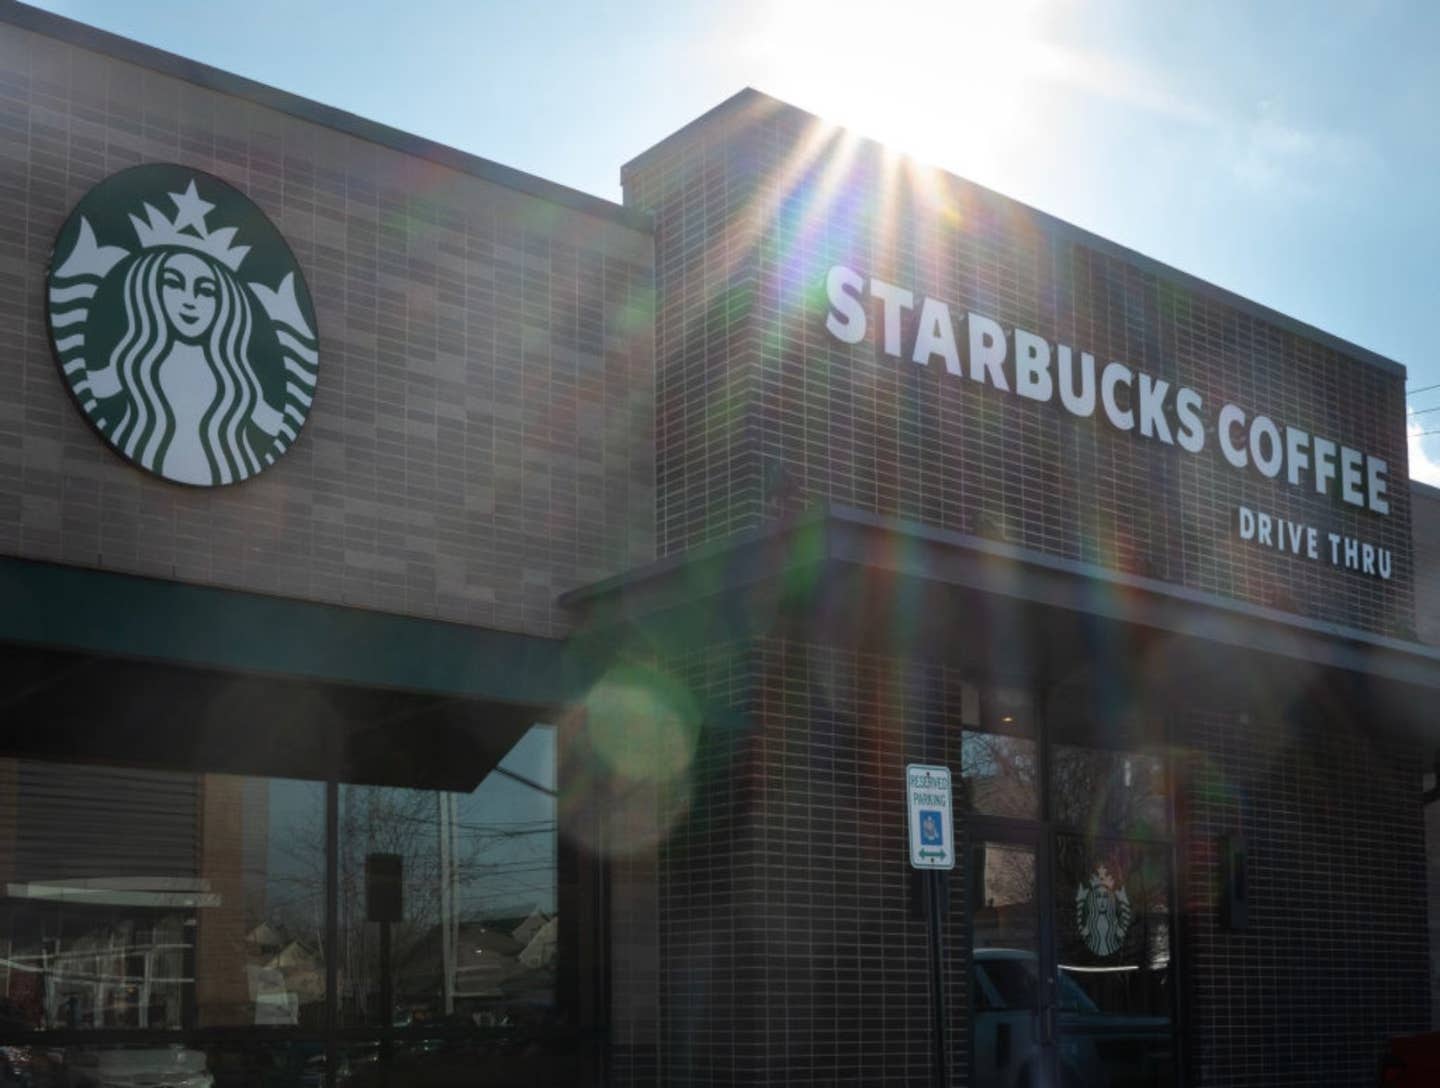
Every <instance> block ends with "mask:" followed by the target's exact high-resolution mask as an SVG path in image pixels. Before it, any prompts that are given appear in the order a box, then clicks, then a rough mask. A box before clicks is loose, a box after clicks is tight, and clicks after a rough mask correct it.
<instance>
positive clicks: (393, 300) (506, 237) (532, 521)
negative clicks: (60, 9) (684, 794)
mask: <svg viewBox="0 0 1440 1088" xmlns="http://www.w3.org/2000/svg"><path fill="white" fill-rule="evenodd" d="M260 90H261V91H264V90H265V89H264V88H260ZM336 116H337V117H343V115H339V114H336ZM352 120H353V119H352ZM376 127H378V126H376ZM416 143H418V141H416ZM452 157H458V156H453V155H452ZM140 162H174V163H179V164H181V165H184V166H193V167H195V168H197V169H200V170H204V171H207V172H209V173H212V174H215V175H217V176H219V177H220V178H222V179H223V180H225V181H228V182H230V183H231V184H232V185H234V186H236V187H237V188H239V189H240V190H241V191H242V192H244V193H245V194H246V195H248V196H249V197H250V199H252V200H253V201H255V203H256V204H258V205H259V206H260V208H261V209H262V210H263V211H264V212H265V214H266V215H268V216H269V217H270V219H271V220H272V221H273V222H274V223H275V224H276V226H277V227H278V228H279V230H280V231H281V233H282V234H283V235H284V236H285V238H286V240H287V241H288V242H289V244H290V246H291V248H292V249H293V250H294V252H295V255H296V257H297V258H298V260H299V264H300V267H301V269H302V271H303V272H304V274H305V277H306V280H307V282H308V283H309V287H310V291H311V294H312V296H313V298H314V301H315V306H316V311H317V316H318V319H319V332H320V379H319V385H318V389H317V393H316V397H315V402H314V406H313V409H312V411H311V414H310V417H309V419H308V421H307V423H306V426H305V428H304V429H303V431H302V432H301V434H300V438H299V440H298V441H297V443H296V444H295V446H294V447H293V448H292V449H291V450H290V451H289V452H288V453H287V454H286V455H285V456H284V457H283V458H282V459H281V460H280V461H279V462H278V463H277V464H276V465H275V466H274V467H273V468H271V469H270V470H268V471H266V472H264V473H262V474H260V475H259V476H258V477H256V478H255V479H253V480H251V481H248V482H246V483H244V484H241V485H237V486H233V487H229V488H215V489H202V490H196V489H190V488H185V487H181V486H176V485H172V484H169V483H166V482H164V481H161V480H157V479H154V478H151V477H149V476H147V475H146V474H144V473H142V472H139V471H137V470H136V469H135V468H134V467H133V466H131V465H129V464H127V463H126V462H124V461H123V460H121V459H120V458H119V457H118V456H116V455H115V454H113V453H112V452H111V451H110V450H109V449H107V448H106V447H105V445H104V444H103V443H102V442H100V441H99V440H98V439H97V437H96V436H95V434H94V433H93V432H92V431H91V429H90V427H89V425H88V424H87V423H86V422H85V420H84V419H83V418H82V417H81V415H80V413H79V412H78V411H77V410H76V409H75V406H74V405H73V404H72V403H71V401H70V400H69V397H68V395H67V394H66V392H65V388H64V386H63V384H62V383H61V381H60V378H59V375H58V372H57V369H56V364H55V361H54V357H53V355H52V353H51V348H50V344H49V339H48V335H47V331H46V320H45V295H44V291H43V289H42V287H43V283H44V277H45V273H46V265H47V262H48V257H49V254H50V250H51V246H52V245H53V244H54V242H55V237H56V234H57V233H58V231H59V229H60V226H61V224H62V223H63V222H64V220H65V218H66V216H67V215H68V214H69V211H70V209H71V208H72V207H73V205H74V204H75V202H76V200H78V199H79V198H80V197H81V196H82V195H83V194H84V193H85V192H86V191H87V190H88V189H89V188H90V187H91V186H93V185H94V184H96V183H97V182H99V181H100V180H102V179H103V178H105V177H107V176H109V175H110V174H112V173H115V172H116V171H118V170H121V169H123V168H124V167H127V166H131V165H134V164H136V163H140ZM553 188H555V189H558V188H559V187H558V186H556V187H553ZM593 204H594V205H596V210H595V211H593V212H592V211H584V210H577V209H575V208H571V207H567V206H565V205H564V204H563V203H561V202H558V201H556V200H552V199H545V198H544V197H543V196H539V195H535V194H534V193H530V192H524V191H520V190H518V189H516V188H514V187H510V186H506V185H504V184H498V183H496V182H494V181H491V180H487V179H486V178H484V177H479V176H475V175H474V174H470V173H467V172H465V171H464V170H462V169H458V168H457V167H455V166H451V165H444V164H442V163H441V162H438V161H434V160H433V159H427V158H426V157H424V155H417V154H407V153H404V152H402V151H400V150H397V149H395V148H393V147H389V146H383V145H382V144H380V143H376V142H372V141H369V140H366V139H363V138H360V137H358V136H356V135H352V134H350V133H347V132H343V131H338V130H337V129H335V128H333V127H330V126H327V125H325V124H320V123H316V122H315V121H312V120H307V119H303V118H301V117H297V116H294V115H290V114H287V113H285V112H283V111H281V110H279V109H275V108H269V107H267V106H265V105H262V104H260V103H259V102H257V101H255V100H253V99H249V100H247V99H246V98H243V97H238V96H236V95H232V94H226V93H223V92H221V91H217V90H213V89H210V88H208V87H204V86H200V85H197V84H196V83H195V82H189V81H186V80H183V79H180V78H176V77H175V76H172V75H167V74H162V73H161V72H158V71H152V70H148V69H147V68H145V67H142V66H140V65H139V64H135V63H129V62H127V61H125V60H121V59H117V58H115V57H112V56H106V55H103V54H101V53H99V52H95V51H91V50H89V49H85V48H80V47H77V46H75V45H72V44H69V43H66V42H62V41H58V40H55V39H53V38H49V37H45V36H43V35H40V34H36V33H31V32H28V31H25V30H21V29H19V28H18V27H14V26H7V27H6V28H5V30H4V33H3V34H0V243H3V246H4V250H5V254H4V258H3V261H4V270H5V275H4V278H3V282H0V307H3V310H4V313H5V325H6V328H7V329H9V330H10V334H9V341H8V342H9V344H10V350H9V352H8V353H7V356H6V360H5V365H6V373H7V384H6V388H7V394H6V396H5V397H4V398H3V401H0V553H3V554H6V555H13V556H22V557H26V558H33V559H45V560H54V561H57V562H62V563H69V564H77V565H83V566H94V567H103V568H105V569H109V570H116V571H125V572H129V573H135V574H145V575H153V576H156V577H161V578H170V579H176V580H179V581H185V582H195V583H202V584H206V585H218V586H226V587H231V588H237V589H248V590H254V591H257V592H262V593H272V594H279V595H284V596H289V597H297V598H303V599H306V600H314V601H325V602H329V603H334V604H347V605H354V606H358V607H364V608H376V609H382V610H386V611H392V612H403V613H408V614H411V615H416V616H423V617H427V618H435V619H444V620H452V621H457V622H462V623H470V624H478V625H483V626H487V627H494V628H500V629H504V630H511V631H524V632H528V633H533V634H542V635H554V634H559V633H562V632H563V631H564V630H565V627H566V619H565V617H564V616H563V614H561V613H559V612H557V611H556V609H555V606H554V601H555V597H556V596H557V595H558V593H560V592H563V591H564V590H566V589H569V588H572V587H574V586H577V585H583V584H585V583H587V582H590V581H593V580H595V579H596V578H598V577H602V576H604V575H608V574H613V573H615V572H617V571H619V570H622V569H625V568H626V567H629V566H633V565H635V564H637V563H641V562H645V561H646V560H648V559H650V558H652V557H653V555H654V543H653V519H654V514H653V504H654V482H653V471H654V470H653V453H652V448H653V442H652V439H651V429H652V425H651V417H652V402H651V381H652V378H651V370H652V365H653V364H652V357H651V341H650V322H649V318H648V312H649V311H648V307H649V299H650V290H651V261H652V242H651V239H650V236H649V234H648V233H647V232H646V231H645V230H643V229H638V228H637V227H635V226H632V225H627V223H625V222H623V221H621V219H620V218H619V217H618V216H617V215H616V214H615V213H616V212H618V209H613V210H611V211H607V210H606V209H605V208H604V207H603V206H602V205H603V202H601V201H593ZM612 208H613V206H612Z"/></svg>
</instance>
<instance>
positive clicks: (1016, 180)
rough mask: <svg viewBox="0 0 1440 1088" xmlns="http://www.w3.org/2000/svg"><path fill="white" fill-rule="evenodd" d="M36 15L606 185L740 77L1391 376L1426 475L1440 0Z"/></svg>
mask: <svg viewBox="0 0 1440 1088" xmlns="http://www.w3.org/2000/svg"><path fill="white" fill-rule="evenodd" d="M38 6H41V7H45V8H47V9H49V10H52V11H56V12H58V13H60V14H63V15H67V16H70V17H71V18H75V19H78V20H80V21H82V22H86V23H90V24H92V25H95V26H98V27H102V28H104V29H106V30H110V31H113V32H115V33H119V34H123V35H125V36H126V37H130V38H134V39H136V40H138V41H142V42H145V43H147V44H149V45H154V46H158V47H159V48H162V49H166V50H169V51H171V52H175V53H179V54H181V55H183V56H187V57H190V58H193V59H195V60H199V61H202V62H204V63H207V64H211V65H214V66H216V67H219V68H223V69H225V70H227V71H231V72H235V73H238V74H240V75H244V76H247V77H249V78H252V79H256V80H259V81H261V82H263V83H268V84H270V85H272V86H275V87H278V88H280V89H282V90H286V91H290V92H292V93H295V94H299V95H303V96H305V97H307V98H312V99H315V100H317V101H320V102H323V103H326V104H327V105H331V106H336V107H339V108H341V109H344V110H348V111H350V112H352V113H356V114H359V115H361V116H363V117H367V118H370V119H373V120H376V121H380V122H383V123H385V124H388V125H393V126H395V127H397V128H400V129H404V130H406V131H409V132H413V133H416V134H418V135H421V136H425V137H428V138H430V139H434V140H438V141H440V142H442V143H446V144H450V145H452V146H454V147H457V148H460V149H461V150H464V151H467V152H470V153H472V154H475V155H480V156H483V157H484V158H488V159H492V160H495V161H497V162H502V163H504V164H506V165H508V166H513V167H516V168H518V169H520V170H524V171H526V172H528V173H532V174H537V175H539V176H541V177H544V178H548V179H550V180H553V181H558V182H561V183H562V184H565V185H569V186H571V187H573V188H576V189H580V190H583V191H586V192H589V193H594V194H596V195H598V196H602V197H606V198H608V199H612V200H617V201H618V200H619V199H620V188H619V174H620V165H621V164H622V163H623V162H625V161H627V160H628V159H630V158H632V157H634V156H635V155H636V154H638V153H639V152H641V151H643V150H644V149H645V148H647V147H649V146H650V145H652V144H654V143H656V142H657V141H659V140H660V139H661V138H663V137H664V136H665V135H667V134H668V133H670V132H672V131H674V130H675V129H677V128H679V127H680V126H681V125H683V124H685V123H686V122H688V121H690V120H692V119H693V118H695V117H697V116H699V115H700V114H701V113H703V112H704V111H705V110H707V109H709V108H710V107H712V106H714V105H716V104H717V103H719V102H721V101H723V100H724V99H726V98H728V97H729V96H730V95H732V94H734V93H735V92H736V91H738V90H740V89H741V88H742V87H746V86H752V87H755V88H757V89H759V90H762V91H765V92H766V93H768V94H771V95H774V96H776V97H778V98H781V99H784V100H786V101H788V102H791V103H793V104H795V105H797V106H801V107H803V108H805V109H808V110H810V111H812V112H814V113H817V114H819V115H820V116H822V117H824V118H826V119H828V120H831V121H835V122H838V123H840V124H842V125H845V126H847V127H851V128H853V129H855V130H856V131H857V132H859V133H860V134H862V135H865V136H870V137H873V138H875V139H878V140H880V141H882V142H884V143H887V144H890V145H892V146H894V147H896V148H898V149H900V150H903V151H907V152H910V153H912V154H914V155H915V156H916V157H917V158H918V159H920V160H922V161H924V162H927V163H931V164H933V165H936V166H940V167H943V168H944V169H947V170H950V171H952V172H954V173H957V174H960V175H962V176H964V177H967V178H969V179H971V180H973V181H976V182H979V183H980V184H982V185H986V186H989V187H991V188H993V189H996V190H998V191H1000V192H1002V193H1004V194H1006V195H1007V196H1010V197H1014V198H1015V199H1018V200H1021V201H1024V202H1025V203H1027V204H1030V205H1032V206H1034V207H1037V208H1040V209H1042V210H1044V211H1047V212H1050V213H1052V214H1054V215H1057V216H1059V217H1060V218H1062V219H1066V220H1068V221H1070V222H1072V223H1075V224H1077V225H1079V226H1081V227H1084V228H1086V229H1087V230H1091V231H1094V232H1095V233H1097V234H1100V235H1103V236H1105V237H1107V238H1111V239H1114V240H1115V241H1117V242H1120V243H1122V244H1123V245H1127V246H1129V247H1131V248H1133V249H1136V250H1138V251H1140V252H1142V253H1145V254H1147V255H1149V256H1151V257H1154V258H1156V259H1158V260H1161V261H1164V262H1165V263H1167V264H1170V265H1173V266H1175V267H1177V268H1180V269H1183V270H1184V271H1186V272H1190V273H1192V274H1194V275H1197V276H1200V277H1201V278H1203V279H1206V280H1210V281H1211V282H1213V283H1216V284H1219V285H1220V286H1222V287H1225V288H1228V289H1230V290H1232V291H1235V292H1238V293H1239V294H1242V295H1245V296H1247V297H1249V298H1252V299H1254V300H1256V301H1257V302H1260V303H1263V304H1265V305H1267V306H1270V307H1273V308H1274V309H1277V310H1280V311H1282V312H1284V313H1288V314H1291V315H1293V316H1295V317H1297V318H1299V319H1300V320H1302V321H1306V322H1309V323H1310V324H1312V325H1316V326H1318V327H1320V328H1322V329H1325V330H1327V331H1329V332H1331V333H1334V334H1336V335H1338V336H1341V337H1343V338H1345V339H1347V340H1350V341H1353V342H1355V343H1357V344H1360V345H1362V346H1364V347H1366V348H1369V349H1371V350H1372V351H1376V352H1379V353H1380V354H1382V355H1386V356H1388V357H1390V358H1392V359H1395V360H1396V361H1397V362H1400V363H1402V364H1404V365H1405V366H1406V367H1407V368H1408V371H1409V382H1408V387H1407V388H1408V390H1409V396H1410V400H1409V403H1410V408H1411V413H1412V414H1411V416H1410V420H1409V426H1410V431H1411V434H1412V439H1411V451H1410V466H1411V475H1412V477H1414V478H1416V479H1422V480H1426V481H1427V482H1430V483H1433V484H1436V485H1440V357H1437V354H1436V352H1435V351H1434V350H1433V347H1432V341H1431V338H1430V337H1431V333H1430V331H1429V325H1430V321H1431V316H1432V313H1433V312H1434V309H1435V306H1434V295H1435V293H1436V285H1437V283H1440V275H1437V273H1436V272H1435V270H1434V268H1433V266H1432V265H1431V261H1433V260H1436V259H1437V257H1440V210H1437V203H1436V200H1435V195H1434V190H1435V185H1436V179H1440V123H1437V121H1436V108H1437V105H1440V63H1437V61H1436V59H1435V58H1436V56H1437V55H1440V53H1437V48H1440V4H1435V3H1430V2H1424V0H1415V2H1412V3H1400V2H1385V0H1349V2H1346V3H1339V2H1336V3H1322V2H1320V0H1311V2H1293V3H1292V2H1286V0H1268V2H1266V3H1264V4H1256V3H1253V2H1252V0H1212V2H1210V3H1205V4H1195V3H1185V2H1181V0H1174V2H1170V0H1165V2H1161V0H1114V2H1107V0H997V2H990V0H884V2H869V3H866V2H850V0H793V2H792V0H768V2H766V0H732V2H729V3H722V4H708V3H707V4H695V3H684V2H682V0H653V2H652V0H615V2H608V3H607V2H603V0H591V2H581V0H550V2H549V3H545V4H534V3H521V2H490V0H471V2H464V0H406V2H405V3H403V4H401V3H394V2H392V0H351V2H348V3H345V4H343V5H342V4H329V3H318V2H313V0H246V2H244V3H243V4H242V3H239V2H228V3H221V2H208V3H207V2H203V0H125V2H124V3H119V2H115V0H41V2H40V3H39V4H38ZM1431 386H1434V387H1435V388H1429V387H1431ZM1430 409H1434V410H1433V411H1431V410H1430ZM1426 432H1435V433H1433V434H1432V433H1426Z"/></svg>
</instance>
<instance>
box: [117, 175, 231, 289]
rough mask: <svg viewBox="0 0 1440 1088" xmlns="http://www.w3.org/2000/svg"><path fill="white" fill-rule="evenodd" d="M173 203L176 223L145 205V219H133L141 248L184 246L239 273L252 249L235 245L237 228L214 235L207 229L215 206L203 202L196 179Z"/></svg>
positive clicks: (171, 195) (149, 205)
mask: <svg viewBox="0 0 1440 1088" xmlns="http://www.w3.org/2000/svg"><path fill="white" fill-rule="evenodd" d="M170 199H171V200H173V201H174V202H175V218H174V219H170V218H168V217H167V216H166V215H165V213H164V212H162V211H160V210H159V209H158V208H156V207H155V206H154V205H152V204H146V205H145V215H146V218H145V219H141V218H140V217H139V216H137V215H132V216H131V217H130V222H131V223H132V224H134V226H135V237H137V238H138V239H139V240H140V245H141V246H142V247H144V248H145V249H149V248H151V247H152V246H183V247H184V248H186V249H194V250H198V251H199V252H201V253H205V254H208V255H209V256H211V257H214V258H215V260H217V261H219V262H220V263H221V264H223V265H225V266H226V267H227V268H229V269H230V271H231V272H236V271H239V268H240V262H241V261H243V260H244V259H245V254H247V253H249V252H250V247H249V246H236V245H231V242H233V241H234V239H235V228H234V227H221V228H220V229H219V230H214V231H212V230H209V229H208V228H207V227H206V226H205V217H206V216H207V215H209V214H210V212H211V210H213V209H214V207H215V205H214V204H211V203H210V202H209V201H208V200H202V199H201V198H200V194H199V193H198V192H196V190H195V181H194V179H193V178H192V179H191V181H190V185H189V187H188V188H187V189H186V190H185V191H184V192H183V193H171V194H170ZM192 232H193V233H192Z"/></svg>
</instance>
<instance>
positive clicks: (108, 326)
mask: <svg viewBox="0 0 1440 1088" xmlns="http://www.w3.org/2000/svg"><path fill="white" fill-rule="evenodd" d="M47 300H48V312H49V318H50V331H51V336H52V340H53V343H54V347H55V358H56V361H57V362H58V363H59V366H60V372H61V376H62V378H63V379H64V381H65V383H66V385H67V387H68V388H69V390H70V392H71V393H72V394H73V395H74V398H75V401H76V403H77V404H78V405H79V406H80V410H81V411H82V412H83V413H84V415H85V416H86V418H87V419H88V420H89V421H90V423H91V424H93V425H94V427H95V429H96V430H97V431H98V432H99V433H100V435H101V437H103V438H104V439H105V441H106V442H107V443H109V445H110V446H111V447H112V448H113V449H114V450H115V451H116V452H118V453H119V454H120V455H121V456H123V457H125V458H126V459H127V460H129V461H131V462H133V463H134V464H136V465H138V466H140V467H141V468H143V469H146V470H147V471H150V472H153V473H155V474H156V475H159V476H163V477H164V478H165V479H167V480H173V481H175V482H176V483H182V484H191V485H194V486H200V487H209V486H214V485H218V484H232V483H238V482H239V481H241V480H244V479H247V478H249V477H251V476H254V475H255V474H256V473H258V472H261V471H263V470H264V469H265V468H266V467H268V466H269V465H271V464H273V463H274V462H275V459H276V458H278V457H279V456H280V455H281V454H283V453H284V452H285V451H286V450H287V449H289V447H290V446H291V445H292V444H293V443H294V441H295V439H296V436H297V435H298V434H299V432H300V428H301V427H302V426H303V425H304V423H305V418H306V416H307V415H308V414H309V411H310V404H311V400H312V398H313V397H314V395H315V383H316V377H317V371H318V366H319V353H318V351H317V347H318V343H317V340H318V338H317V335H316V331H315V311H314V307H313V305H312V304H311V300H310V292H309V290H308V288H307V287H306V284H305V280H304V277H303V276H302V275H301V272H300V269H299V266H298V265H297V264H296V261H295V255H294V254H293V253H292V252H291V251H290V247H289V246H288V245H287V244H286V243H285V240H284V238H282V237H281V235H280V233H279V231H277V230H276V229H275V227H274V225H273V224H271V222H270V221H269V219H267V218H266V217H265V214H264V213H263V212H261V211H260V209H259V208H257V207H256V206H255V205H254V203H252V202H251V201H250V199H249V198H248V197H246V196H245V195H244V194H243V193H241V192H240V191H239V190H237V189H235V188H234V187H232V186H230V185H228V184H226V183H225V182H223V181H221V180H220V179H219V178H215V177H212V176H210V175H208V174H205V173H202V172H200V171H197V170H191V169H187V168H185V167H180V166H172V165H163V164H152V165H145V166H136V167H131V168H130V169H128V170H123V171H121V172H120V173H118V174H114V175H112V176H111V177H109V178H106V179H105V180H104V181H102V182H100V184H98V185H96V186H95V187H94V188H93V189H91V190H90V192H88V193H87V194H86V195H85V196H84V198H82V199H81V201H80V202H79V203H78V204H77V205H76V206H75V208H74V210H73V211H72V212H71V213H70V218H69V219H68V220H67V221H66V223H65V225H64V227H62V228H61V231H60V235H59V238H58V239H57V240H56V243H55V253H54V257H53V259H52V263H51V269H50V275H49V280H48V283H47Z"/></svg>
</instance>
